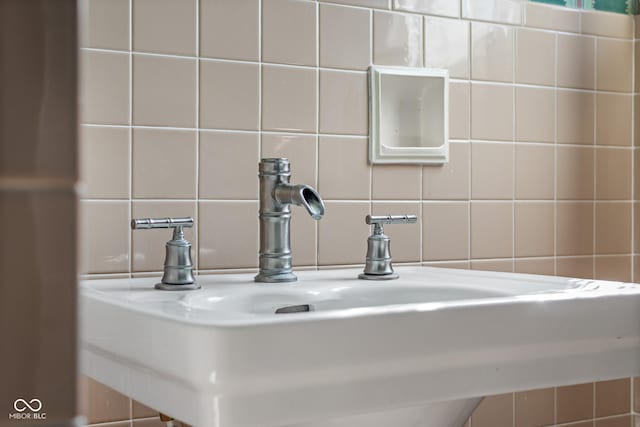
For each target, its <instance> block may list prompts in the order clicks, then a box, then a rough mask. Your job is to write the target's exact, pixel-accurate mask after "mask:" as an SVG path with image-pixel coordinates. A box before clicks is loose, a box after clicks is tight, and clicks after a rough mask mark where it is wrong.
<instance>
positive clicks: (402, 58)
mask: <svg viewBox="0 0 640 427" xmlns="http://www.w3.org/2000/svg"><path fill="white" fill-rule="evenodd" d="M373 62H374V64H377V65H405V66H409V67H421V66H422V17H421V16H418V15H409V14H404V13H391V12H381V11H377V10H376V11H374V12H373Z"/></svg>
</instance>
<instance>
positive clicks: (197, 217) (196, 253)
mask: <svg viewBox="0 0 640 427" xmlns="http://www.w3.org/2000/svg"><path fill="white" fill-rule="evenodd" d="M195 13H196V28H195V33H196V40H195V41H196V55H197V58H196V93H195V97H196V99H195V101H196V117H195V122H196V129H198V130H199V129H200V49H201V48H200V0H196V1H195ZM195 168H196V177H195V178H196V194H195V196H196V200H195V206H194V207H195V214H194V217H195V218H194V221H195V227H196V229H197V233H194V239H195V242H194V245H193V248H194V249H193V252H194V265H195V273H196V274H199V271H200V250H199V249H200V234H201V229H202V227H201V224H200V203H199V200H200V132H199V131H198V132H196V164H195Z"/></svg>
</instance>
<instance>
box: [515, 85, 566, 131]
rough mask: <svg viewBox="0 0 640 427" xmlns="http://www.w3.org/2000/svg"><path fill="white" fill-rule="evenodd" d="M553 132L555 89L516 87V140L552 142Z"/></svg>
mask: <svg viewBox="0 0 640 427" xmlns="http://www.w3.org/2000/svg"><path fill="white" fill-rule="evenodd" d="M555 133H556V94H555V91H554V90H553V89H540V88H531V87H516V140H517V141H532V142H553V141H554V139H555Z"/></svg>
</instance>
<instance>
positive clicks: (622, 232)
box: [596, 202, 632, 255]
mask: <svg viewBox="0 0 640 427" xmlns="http://www.w3.org/2000/svg"><path fill="white" fill-rule="evenodd" d="M631 207H632V205H631V203H617V202H615V203H596V253H597V254H599V255H607V254H625V253H630V252H631V250H632V248H631Z"/></svg>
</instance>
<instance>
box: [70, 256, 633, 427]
mask: <svg viewBox="0 0 640 427" xmlns="http://www.w3.org/2000/svg"><path fill="white" fill-rule="evenodd" d="M396 270H397V272H398V273H399V274H400V279H399V280H394V281H382V282H371V281H362V280H358V279H356V277H357V275H358V273H359V272H360V270H356V269H344V270H325V271H306V272H300V273H299V274H298V276H299V281H298V282H296V283H288V284H262V283H261V284H256V283H254V282H253V275H249V274H235V275H209V276H199V277H198V281H199V283H200V284H201V285H202V289H201V290H198V291H180V292H167V291H158V290H155V289H154V288H153V285H154V284H155V283H156V282H157V279H153V278H142V279H117V280H116V279H109V280H88V281H84V282H82V284H81V292H80V324H81V337H82V338H81V365H82V369H83V371H84V372H85V373H86V374H87V375H89V376H91V377H93V378H95V379H96V380H98V381H100V382H103V383H105V384H107V385H109V386H110V387H112V388H114V389H116V390H118V391H120V392H121V393H124V394H126V395H129V396H131V397H133V398H135V399H137V400H139V401H141V402H142V403H144V404H146V405H148V406H151V407H153V408H156V409H158V410H160V411H162V412H164V413H167V414H169V415H171V416H173V417H175V418H177V419H180V420H182V421H184V422H186V423H188V424H191V425H195V426H198V427H199V426H207V427H258V426H259V427H276V426H286V427H293V426H295V427H298V426H300V427H303V426H304V427H319V426H322V427H326V426H332V427H333V426H336V427H337V426H349V427H358V426H367V427H377V426H380V427H388V426H390V425H393V426H394V427H400V426H405V425H406V426H423V425H424V426H430V427H440V426H443V427H448V426H451V427H454V426H455V427H459V426H461V425H462V424H463V423H464V421H465V420H466V418H467V417H468V415H469V414H470V412H471V411H472V410H473V409H474V408H475V406H476V405H477V403H478V402H479V399H480V398H481V397H482V396H485V395H489V394H497V393H502V392H509V391H516V390H527V389H534V388H542V387H550V386H558V385H566V384H576V383H580V382H585V381H595V380H604V379H612V378H620V377H627V376H634V375H639V374H640V286H637V285H633V284H626V283H618V282H605V281H592V280H580V279H567V278H557V277H546V276H534V275H524V274H510V273H488V272H477V271H462V270H447V269H438V268H429V267H399V268H397V269H396Z"/></svg>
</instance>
